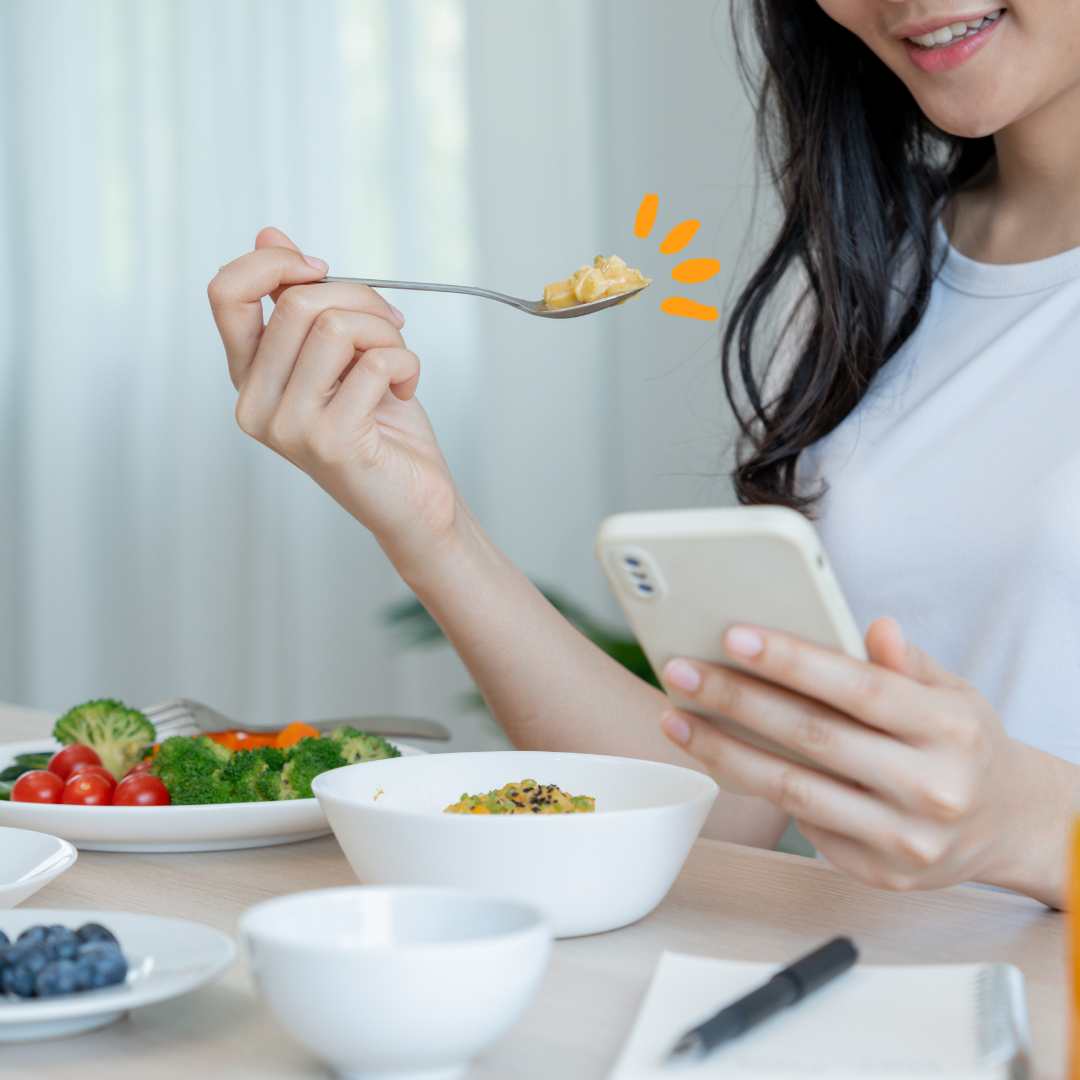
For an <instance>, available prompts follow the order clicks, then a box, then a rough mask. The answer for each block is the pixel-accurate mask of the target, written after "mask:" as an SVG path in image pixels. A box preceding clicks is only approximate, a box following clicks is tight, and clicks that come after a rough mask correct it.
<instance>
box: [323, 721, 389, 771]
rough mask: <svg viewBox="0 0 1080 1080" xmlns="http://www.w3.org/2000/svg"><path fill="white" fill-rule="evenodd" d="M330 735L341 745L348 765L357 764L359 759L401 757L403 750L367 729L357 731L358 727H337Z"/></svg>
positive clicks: (373, 759)
mask: <svg viewBox="0 0 1080 1080" xmlns="http://www.w3.org/2000/svg"><path fill="white" fill-rule="evenodd" d="M328 737H329V738H331V739H333V740H334V742H336V743H337V744H338V745H339V746H340V747H341V756H342V757H343V758H344V759H345V763H346V764H347V765H355V764H356V763H357V762H358V761H379V760H381V759H382V758H392V757H401V751H400V750H398V749H397V747H394V746H391V745H390V744H389V743H388V742H387V741H386V740H385V739H382V738H380V737H379V736H378V735H369V734H368V733H367V732H366V731H357V730H356V728H351V727H339V728H335V729H334V730H333V731H331V732H330V735H329V736H328Z"/></svg>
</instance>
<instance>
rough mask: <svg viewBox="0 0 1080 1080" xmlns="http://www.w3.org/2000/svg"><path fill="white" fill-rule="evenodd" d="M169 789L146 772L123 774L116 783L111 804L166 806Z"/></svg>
mask: <svg viewBox="0 0 1080 1080" xmlns="http://www.w3.org/2000/svg"><path fill="white" fill-rule="evenodd" d="M168 805H169V789H168V788H167V787H166V786H165V785H164V784H163V783H162V782H161V781H160V780H159V779H158V778H157V777H156V776H149V775H148V774H147V773H136V774H135V775H134V776H130V775H129V776H125V777H124V779H123V780H121V781H120V783H119V784H117V785H116V791H115V792H114V793H113V806H168Z"/></svg>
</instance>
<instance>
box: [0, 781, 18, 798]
mask: <svg viewBox="0 0 1080 1080" xmlns="http://www.w3.org/2000/svg"><path fill="white" fill-rule="evenodd" d="M14 786H15V781H14V780H0V799H5V800H8V801H10V799H11V789H12V788H13V787H14Z"/></svg>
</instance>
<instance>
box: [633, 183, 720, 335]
mask: <svg viewBox="0 0 1080 1080" xmlns="http://www.w3.org/2000/svg"><path fill="white" fill-rule="evenodd" d="M659 206H660V197H659V196H658V195H646V196H645V198H644V199H642V200H641V205H640V206H639V207H638V212H637V217H636V218H634V235H635V236H636V237H638V239H640V240H643V239H644V238H645V237H646V236H648V235H649V233H651V232H652V227H653V225H654V224H655V223H656V212H657V210H658V208H659ZM700 227H701V222H700V221H683V222H680V223H679V224H678V225H676V226H675V228H674V229H672V230H671V231H670V232H669V233H668V234H667V236H665V237H664V239H663V240H661V241H660V254H661V255H674V254H676V253H677V252H680V251H682V249H683V248H684V247H686V245H687V244H689V243H690V241H691V240H693V239H694V235H695V234H696V233H697V231H698V229H699V228H700ZM718 273H720V263H719V262H718V261H717V260H716V259H687V260H686V261H685V262H681V263H679V265H678V266H676V267H675V269H674V270H672V271H671V276H672V277H673V278H674V279H675V280H676V281H679V282H682V284H684V285H698V284H700V283H701V282H703V281H708V280H709V279H710V278H713V277H716V275H717V274H718ZM660 310H661V311H664V312H666V313H667V314H668V315H682V316H683V317H684V318H687V319H702V320H704V321H705V322H716V321H717V320H718V319H719V318H720V313H719V312H718V311H717V310H716V308H714V307H712V306H710V305H709V304H699V303H698V302H697V301H696V300H688V299H687V298H686V297H685V296H669V297H668V298H667V299H666V300H664V301H663V303H661V305H660Z"/></svg>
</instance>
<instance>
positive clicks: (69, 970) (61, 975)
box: [24, 960, 82, 997]
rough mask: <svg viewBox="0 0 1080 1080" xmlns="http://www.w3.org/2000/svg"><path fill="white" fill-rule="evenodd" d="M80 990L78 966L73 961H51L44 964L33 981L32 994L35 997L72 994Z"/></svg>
mask: <svg viewBox="0 0 1080 1080" xmlns="http://www.w3.org/2000/svg"><path fill="white" fill-rule="evenodd" d="M81 989H82V986H81V985H80V983H79V966H78V964H76V963H75V961H74V960H53V961H51V962H50V963H48V964H46V965H45V966H44V967H43V968H42V969H41V970H40V971H39V972H38V973H37V977H36V978H35V979H34V994H35V995H36V996H37V997H53V996H54V995H56V994H74V993H75V991H76V990H81ZM24 996H25V995H24Z"/></svg>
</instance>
